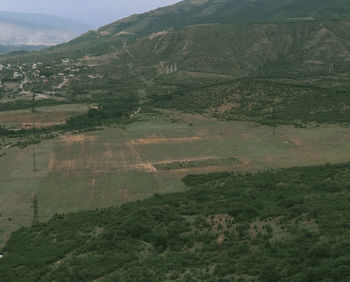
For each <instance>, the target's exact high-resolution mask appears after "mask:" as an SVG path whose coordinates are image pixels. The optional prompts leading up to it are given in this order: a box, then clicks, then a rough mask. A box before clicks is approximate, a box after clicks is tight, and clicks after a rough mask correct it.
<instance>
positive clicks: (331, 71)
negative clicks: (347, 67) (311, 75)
mask: <svg viewBox="0 0 350 282" xmlns="http://www.w3.org/2000/svg"><path fill="white" fill-rule="evenodd" d="M329 74H334V65H333V63H331V64H330V65H329Z"/></svg>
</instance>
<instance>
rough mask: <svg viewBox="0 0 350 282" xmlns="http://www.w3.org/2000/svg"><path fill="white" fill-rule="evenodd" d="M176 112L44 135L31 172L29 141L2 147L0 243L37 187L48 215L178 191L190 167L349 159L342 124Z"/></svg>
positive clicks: (245, 167)
mask: <svg viewBox="0 0 350 282" xmlns="http://www.w3.org/2000/svg"><path fill="white" fill-rule="evenodd" d="M175 118H176V121H174V120H173V117H172V116H168V115H167V114H166V113H163V114H154V115H140V116H139V117H138V121H136V122H133V123H131V124H129V125H126V126H118V127H114V128H113V127H112V128H106V129H105V130H101V131H93V132H88V133H84V134H76V135H64V136H61V137H58V138H56V139H51V140H47V141H43V142H42V143H40V144H38V145H36V146H35V152H36V163H37V168H38V171H36V172H34V171H33V157H32V155H33V147H32V146H29V147H27V148H24V149H19V148H8V149H6V153H7V154H6V155H5V156H3V157H1V158H0V167H1V170H0V179H1V188H0V189H1V196H0V214H1V217H0V222H1V224H0V236H1V243H0V245H3V244H4V242H5V240H6V239H7V238H8V236H9V233H10V232H11V231H14V230H16V229H17V228H19V227H20V226H28V225H30V224H31V216H32V213H33V211H32V201H33V198H34V195H35V194H38V199H39V215H40V219H41V220H42V221H45V220H47V219H49V218H50V217H51V216H52V215H54V214H56V213H67V212H74V211H79V210H87V209H95V208H102V207H109V206H117V205H120V204H121V203H123V202H126V201H134V200H137V199H143V198H146V197H149V196H151V195H153V194H154V193H167V192H174V191H180V190H182V189H185V187H184V186H183V184H182V182H181V179H182V178H183V177H184V176H185V175H188V174H194V173H208V172H215V171H227V170H233V171H243V172H249V171H257V170H265V169H269V168H280V167H292V166H301V165H303V166H306V165H313V164H323V163H326V162H330V163H339V162H345V161H350V154H348V153H349V152H350V142H349V141H350V134H349V131H350V129H349V128H347V127H342V126H337V125H322V126H320V127H314V128H294V127H291V126H281V127H278V128H277V130H276V134H275V135H274V134H273V130H272V128H271V127H268V126H263V125H258V124H255V123H250V122H235V121H217V120H215V119H206V118H205V117H201V116H194V115H184V114H182V115H180V114H177V115H176V116H175ZM232 158H235V160H236V161H235V162H228V161H227V160H229V159H232ZM213 160H215V161H213ZM220 160H222V161H220ZM184 163H185V164H187V165H185V166H184V167H182V168H180V167H178V166H179V164H184ZM169 164H170V167H167V169H159V170H157V167H158V168H162V167H164V165H168V166H169Z"/></svg>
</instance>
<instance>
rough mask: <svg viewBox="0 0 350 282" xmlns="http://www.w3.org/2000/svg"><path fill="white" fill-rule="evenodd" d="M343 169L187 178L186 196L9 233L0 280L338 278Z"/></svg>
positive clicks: (343, 241)
mask: <svg viewBox="0 0 350 282" xmlns="http://www.w3.org/2000/svg"><path fill="white" fill-rule="evenodd" d="M349 168H350V165H349V164H343V165H333V166H331V165H326V166H322V167H309V168H293V169H283V170H280V171H268V172H260V173H257V174H247V175H241V174H229V173H227V174H225V173H223V174H211V175H202V176H188V177H186V178H185V180H184V181H185V183H186V184H187V185H189V186H190V187H189V188H188V191H186V192H182V193H174V194H168V195H158V194H157V195H155V196H154V197H153V198H151V199H148V200H145V201H138V202H135V203H129V204H124V205H122V206H121V207H120V208H111V209H106V210H96V211H92V212H80V213H76V214H67V215H57V216H55V217H54V218H53V219H52V220H50V221H49V222H48V223H43V224H40V225H37V226H35V227H33V228H22V229H20V230H19V231H17V232H15V233H14V234H13V235H12V237H11V239H10V240H9V241H8V243H7V246H6V247H5V249H4V250H3V251H4V257H3V258H2V259H1V260H0V271H1V276H2V277H1V279H2V281H169V280H171V281H198V280H199V281H269V282H270V281H320V280H324V281H348V279H349V278H350V267H349V246H350V241H349V238H350V237H349V235H350V234H349V232H350V228H349V224H348V218H349V216H350V209H349V196H350V194H349V185H348V179H349Z"/></svg>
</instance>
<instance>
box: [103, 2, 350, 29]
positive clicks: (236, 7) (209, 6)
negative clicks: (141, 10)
mask: <svg viewBox="0 0 350 282" xmlns="http://www.w3.org/2000/svg"><path fill="white" fill-rule="evenodd" d="M331 19H333V20H335V19H338V20H339V19H350V4H349V2H348V1H346V0H336V1H329V0H321V1H319V0H318V1H316V0H309V1H307V2H305V1H301V0H282V1H281V0H268V1H267V0H257V1H247V0H234V1H232V0H219V1H218V0H185V1H182V2H180V3H178V4H175V5H173V6H169V7H164V8H159V9H157V10H154V11H150V12H148V13H145V14H141V15H133V16H130V17H128V18H125V19H122V20H120V21H117V22H115V23H112V24H109V25H107V26H104V27H102V28H100V29H99V32H100V33H104V34H105V35H106V34H111V35H112V34H118V33H136V34H149V33H152V32H157V31H161V30H165V29H169V28H183V27H185V26H189V25H198V24H251V23H263V22H272V21H290V20H331Z"/></svg>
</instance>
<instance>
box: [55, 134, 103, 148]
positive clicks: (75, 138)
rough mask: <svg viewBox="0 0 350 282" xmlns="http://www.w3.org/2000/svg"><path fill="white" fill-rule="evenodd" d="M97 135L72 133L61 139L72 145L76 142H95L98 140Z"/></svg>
mask: <svg viewBox="0 0 350 282" xmlns="http://www.w3.org/2000/svg"><path fill="white" fill-rule="evenodd" d="M96 139H97V137H96V136H87V135H82V134H79V135H70V136H62V137H60V141H62V142H64V143H66V144H68V145H72V144H74V143H85V142H94V141H96Z"/></svg>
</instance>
